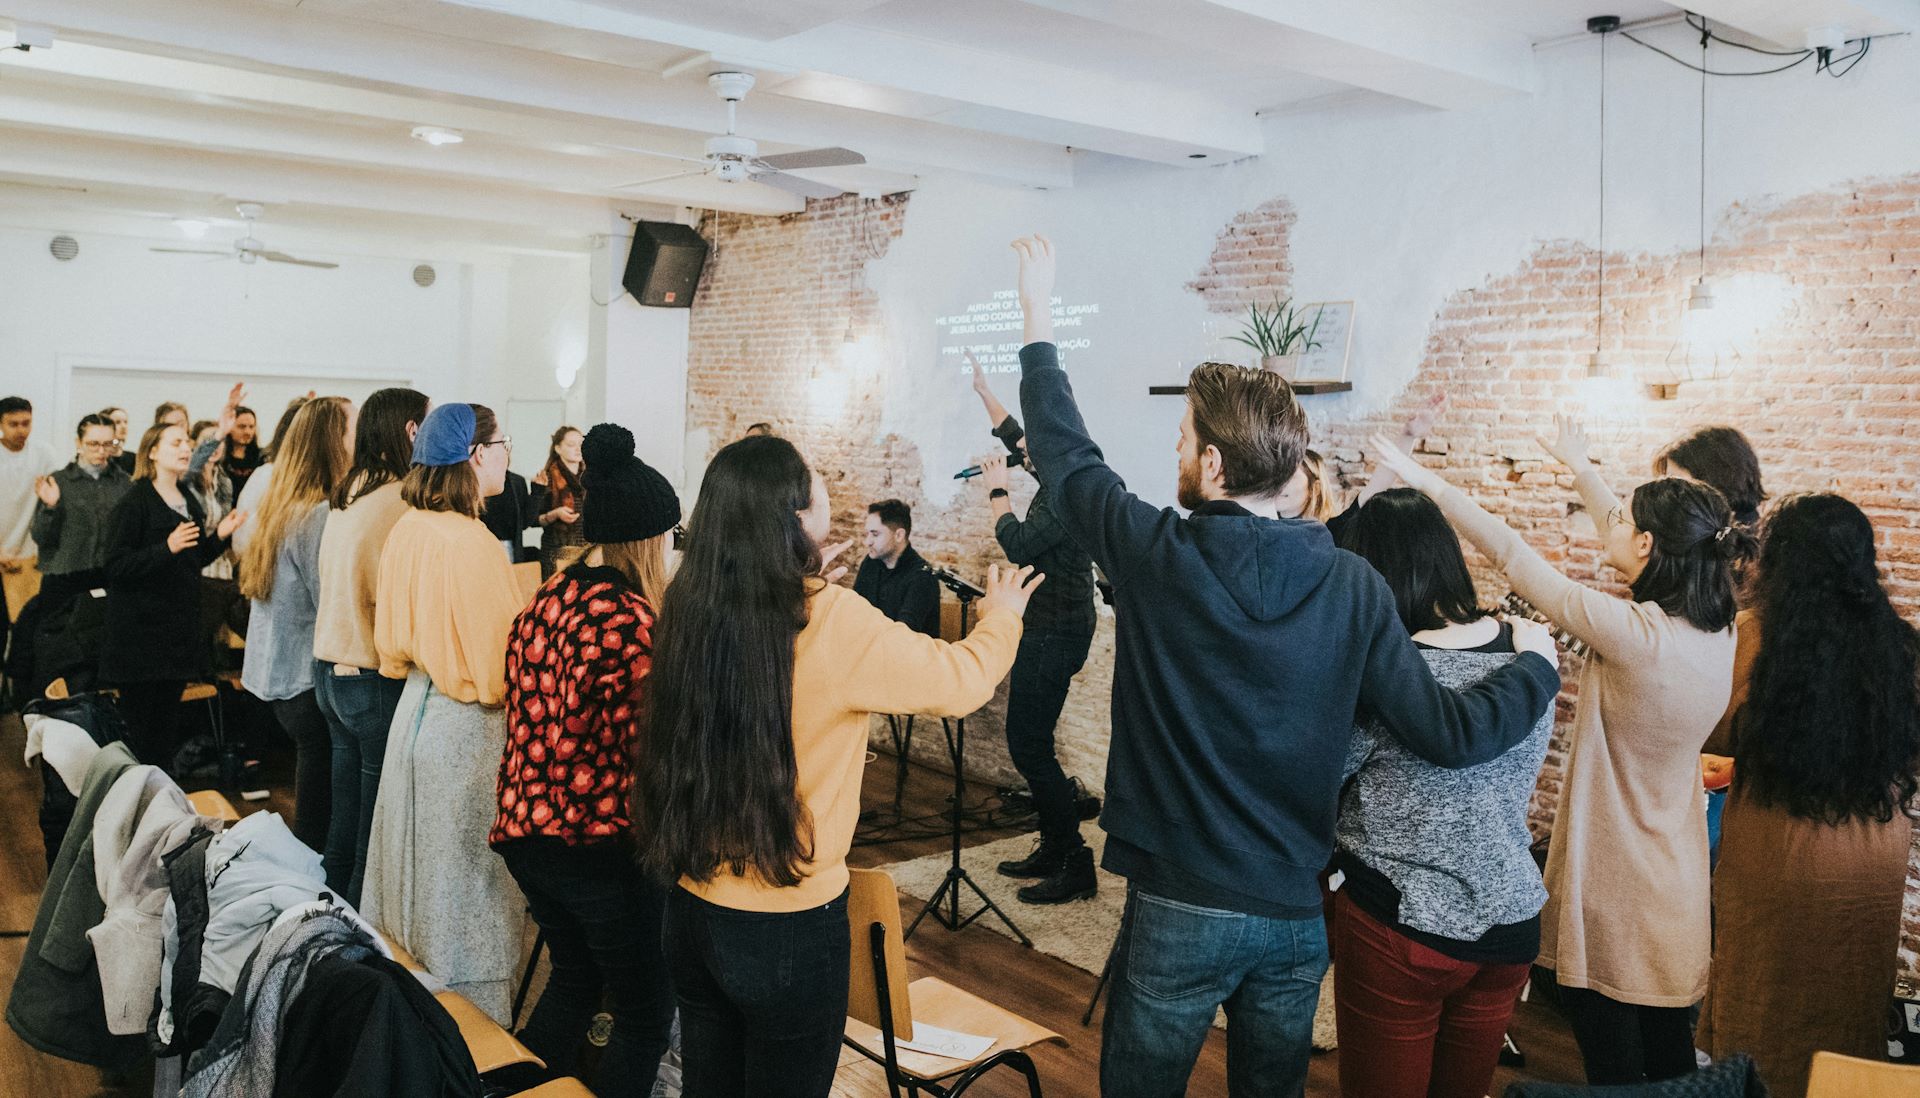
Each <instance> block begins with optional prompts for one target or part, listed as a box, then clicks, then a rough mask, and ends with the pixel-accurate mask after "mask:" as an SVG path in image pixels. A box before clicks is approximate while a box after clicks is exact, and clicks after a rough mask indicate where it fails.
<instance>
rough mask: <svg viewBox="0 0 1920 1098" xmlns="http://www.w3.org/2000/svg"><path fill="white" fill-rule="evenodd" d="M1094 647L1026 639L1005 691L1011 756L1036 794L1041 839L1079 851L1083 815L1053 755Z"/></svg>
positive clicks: (1044, 637)
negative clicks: (1070, 692)
mask: <svg viewBox="0 0 1920 1098" xmlns="http://www.w3.org/2000/svg"><path fill="white" fill-rule="evenodd" d="M1092 644H1093V638H1092V637H1073V636H1067V635H1065V634H1061V633H1046V632H1034V633H1027V634H1026V635H1024V636H1022V637H1021V638H1020V652H1019V655H1018V656H1016V657H1015V659H1014V661H1013V677H1012V681H1011V682H1010V683H1009V684H1008V686H1007V754H1008V756H1009V757H1010V758H1012V760H1013V767H1014V769H1015V770H1018V771H1019V772H1020V776H1021V777H1023V778H1025V779H1026V780H1027V788H1028V789H1030V790H1032V791H1033V808H1034V811H1035V812H1037V813H1038V814H1039V816H1040V837H1041V838H1042V839H1044V840H1046V842H1047V843H1048V845H1055V844H1058V845H1059V846H1061V847H1062V848H1072V847H1077V846H1079V845H1080V813H1079V810H1078V806H1077V805H1076V804H1074V792H1073V783H1072V782H1071V781H1068V780H1067V772H1066V771H1065V770H1062V769H1061V768H1060V757H1059V756H1058V755H1057V754H1056V753H1055V752H1054V747H1053V744H1054V735H1053V729H1054V725H1055V724H1057V723H1059V721H1060V709H1061V707H1062V706H1064V705H1066V703H1067V689H1068V688H1069V687H1071V686H1072V685H1073V677H1074V676H1075V675H1077V674H1079V673H1080V668H1081V667H1083V666H1085V665H1086V662H1087V649H1088V648H1089V647H1090V646H1091V645H1092Z"/></svg>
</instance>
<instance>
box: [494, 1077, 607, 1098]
mask: <svg viewBox="0 0 1920 1098" xmlns="http://www.w3.org/2000/svg"><path fill="white" fill-rule="evenodd" d="M513 1098H593V1092H592V1091H590V1090H588V1089H587V1084H585V1083H583V1082H581V1081H580V1080H578V1079H575V1078H574V1077H573V1076H571V1075H569V1076H567V1077H566V1078H564V1079H552V1080H549V1081H547V1082H545V1083H541V1084H540V1085H539V1086H537V1087H534V1088H533V1089H532V1090H523V1091H521V1092H520V1093H518V1094H516V1095H514V1096H513Z"/></svg>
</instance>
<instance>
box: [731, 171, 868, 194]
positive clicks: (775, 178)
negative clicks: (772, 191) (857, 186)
mask: <svg viewBox="0 0 1920 1098" xmlns="http://www.w3.org/2000/svg"><path fill="white" fill-rule="evenodd" d="M753 181H754V182H755V183H765V184H766V185H767V186H769V187H777V188H779V189H780V190H783V191H785V192H787V193H788V194H797V195H799V196H800V197H801V198H839V197H840V196H841V195H843V194H846V193H847V189H846V188H845V187H836V186H833V185H832V184H830V183H815V182H814V181H813V180H811V179H802V178H800V177H799V176H797V175H788V174H787V173H786V172H757V173H755V174H754V176H753Z"/></svg>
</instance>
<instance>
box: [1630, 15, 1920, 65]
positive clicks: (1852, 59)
mask: <svg viewBox="0 0 1920 1098" xmlns="http://www.w3.org/2000/svg"><path fill="white" fill-rule="evenodd" d="M1699 18H1700V21H1699V22H1698V23H1696V22H1694V15H1693V13H1691V12H1689V13H1687V16H1686V23H1687V26H1689V27H1692V28H1693V29H1694V30H1697V31H1699V32H1700V36H1701V45H1702V49H1703V51H1704V48H1705V45H1706V43H1708V42H1718V43H1720V44H1722V45H1726V46H1733V47H1735V48H1736V49H1743V50H1746V51H1748V52H1749V53H1758V54H1763V55H1765V56H1768V57H1791V58H1793V60H1792V61H1789V62H1787V63H1786V64H1784V65H1781V66H1779V67H1777V68H1771V69H1749V70H1743V71H1738V72H1722V71H1716V70H1713V69H1710V68H1708V67H1707V65H1706V64H1704V63H1702V64H1699V65H1696V64H1694V63H1693V62H1691V61H1688V60H1687V59H1686V58H1684V57H1680V56H1677V55H1675V54H1672V53H1669V52H1667V51H1666V50H1664V49H1662V48H1661V47H1659V46H1656V45H1654V44H1653V43H1651V42H1648V41H1646V40H1645V39H1642V38H1637V37H1635V36H1634V34H1633V32H1632V31H1625V30H1623V31H1620V32H1619V33H1620V36H1621V37H1622V38H1625V39H1626V40H1627V41H1629V42H1632V43H1633V44H1634V45H1636V46H1641V47H1643V48H1645V49H1649V50H1652V51H1653V52H1655V53H1657V54H1659V55H1660V56H1662V57H1664V58H1666V59H1667V60H1669V61H1671V62H1673V63H1674V64H1676V65H1679V66H1681V67H1683V68H1688V69H1692V70H1693V71H1694V72H1697V73H1700V74H1701V75H1702V76H1772V75H1774V74H1775V73H1782V72H1786V71H1787V70H1788V69H1795V68H1799V67H1800V66H1801V65H1803V64H1805V63H1806V62H1807V61H1808V60H1814V61H1815V64H1814V71H1815V72H1824V73H1826V74H1827V75H1828V76H1831V77H1833V78H1834V79H1836V80H1837V79H1839V78H1840V77H1843V76H1845V75H1847V74H1848V73H1850V72H1852V71H1853V69H1854V66H1856V65H1858V64H1859V63H1860V60H1861V58H1863V57H1865V56H1866V55H1867V51H1868V50H1869V49H1871V48H1872V47H1873V40H1874V39H1875V38H1886V37H1893V36H1890V35H1869V36H1867V37H1865V38H1849V39H1847V41H1848V42H1858V43H1859V46H1858V48H1856V49H1855V50H1854V51H1853V52H1852V53H1849V54H1846V55H1844V56H1841V57H1835V56H1833V51H1832V50H1831V49H1828V48H1825V47H1821V48H1818V49H1805V50H1770V49H1765V48H1762V47H1760V46H1754V45H1749V44H1748V43H1746V42H1738V41H1735V40H1734V39H1731V38H1728V37H1726V36H1724V35H1720V34H1716V33H1714V31H1713V29H1712V28H1711V27H1710V26H1709V25H1708V24H1707V19H1706V17H1705V16H1700V17H1699ZM1837 65H1844V67H1836V66H1837Z"/></svg>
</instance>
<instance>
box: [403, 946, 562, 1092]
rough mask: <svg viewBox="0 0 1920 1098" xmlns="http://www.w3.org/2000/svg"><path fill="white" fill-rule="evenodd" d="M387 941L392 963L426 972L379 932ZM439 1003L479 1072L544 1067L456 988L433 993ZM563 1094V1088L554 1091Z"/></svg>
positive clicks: (525, 1047)
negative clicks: (526, 1065)
mask: <svg viewBox="0 0 1920 1098" xmlns="http://www.w3.org/2000/svg"><path fill="white" fill-rule="evenodd" d="M381 938H382V939H384V940H385V941H386V943H387V949H388V951H389V952H391V953H392V954H393V960H394V963H395V964H398V965H399V966H400V967H401V968H404V969H406V970H407V971H409V972H425V971H427V966H425V965H423V964H421V963H420V959H419V958H417V957H415V956H414V955H413V954H411V953H408V952H407V951H406V948H405V947H403V946H402V945H401V944H400V943H399V942H396V941H394V940H393V939H392V938H390V937H388V936H387V935H385V934H382V935H381ZM434 999H436V1000H438V1001H439V1003H440V1005H441V1006H443V1007H445V1008H447V1013H448V1014H450V1015H452V1016H453V1023H454V1025H457V1026H459V1027H460V1039H461V1040H463V1041H465V1042H466V1043H467V1054H468V1055H469V1056H472V1057H473V1066H474V1069H475V1070H476V1071H478V1072H479V1073H480V1074H482V1075H485V1074H486V1073H487V1072H489V1071H498V1070H500V1069H501V1068H503V1067H511V1066H513V1065H514V1064H534V1065H537V1066H539V1067H546V1066H547V1062H546V1061H545V1060H542V1059H541V1058H540V1057H538V1056H535V1055H534V1054H533V1050H532V1049H530V1048H528V1047H527V1046H525V1045H523V1044H521V1043H520V1039H519V1038H518V1037H515V1036H514V1035H513V1034H511V1033H508V1032H507V1031H506V1030H504V1029H502V1028H500V1023H499V1022H496V1021H494V1020H493V1019H492V1018H489V1017H487V1015H486V1012H485V1011H483V1010H481V1009H480V1008H479V1007H477V1006H474V1005H473V1002H472V1001H471V1000H469V999H468V998H467V997H466V996H464V995H462V994H460V993H459V992H457V991H442V992H440V993H439V994H437V995H435V996H434ZM583 1089H584V1088H583ZM553 1093H555V1094H566V1093H567V1092H566V1091H555V1092H553Z"/></svg>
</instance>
